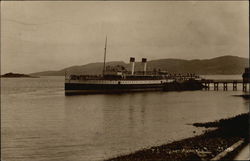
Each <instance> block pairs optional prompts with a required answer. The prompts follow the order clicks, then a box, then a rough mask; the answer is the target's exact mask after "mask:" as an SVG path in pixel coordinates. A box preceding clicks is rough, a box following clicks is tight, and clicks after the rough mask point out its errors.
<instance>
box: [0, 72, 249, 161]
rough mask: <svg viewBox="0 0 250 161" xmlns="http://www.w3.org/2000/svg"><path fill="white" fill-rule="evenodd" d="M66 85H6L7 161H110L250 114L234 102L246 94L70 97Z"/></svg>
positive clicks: (58, 81) (58, 80)
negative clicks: (207, 124)
mask: <svg viewBox="0 0 250 161" xmlns="http://www.w3.org/2000/svg"><path fill="white" fill-rule="evenodd" d="M220 77H222V76H220ZM231 77H234V78H236V77H238V78H239V79H240V76H231ZM63 83H64V78H63V77H42V78H22V79H20V78H17V79H16V78H13V79H7V78H6V79H2V82H1V92H2V95H1V134H2V135H1V136H2V142H1V151H2V159H3V160H5V161H42V160H46V161H92V160H103V159H107V158H109V157H112V156H117V155H121V154H126V153H129V152H133V151H134V150H138V149H141V148H146V147H150V146H153V145H160V144H164V143H168V142H171V141H173V140H177V139H181V138H186V137H190V136H193V135H195V134H199V133H201V132H202V130H203V129H197V128H194V127H192V126H190V125H188V124H189V123H194V122H205V121H214V120H216V119H220V118H226V117H231V116H234V115H237V114H240V113H245V112H248V111H249V109H248V105H249V102H246V100H244V99H242V98H240V97H233V96H232V95H237V94H242V91H241V90H240V88H239V90H238V91H231V88H229V89H230V90H229V91H227V92H224V91H222V90H221V91H188V92H147V93H127V94H119V95H105V94H100V95H82V96H67V97H66V96H64V88H63V86H64V84H63ZM193 131H196V133H195V134H194V133H193Z"/></svg>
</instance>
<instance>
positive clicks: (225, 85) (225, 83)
mask: <svg viewBox="0 0 250 161" xmlns="http://www.w3.org/2000/svg"><path fill="white" fill-rule="evenodd" d="M200 82H201V83H202V84H203V85H204V86H205V90H210V87H211V86H210V84H212V85H213V87H214V88H213V89H214V90H215V91H218V90H219V85H220V84H221V85H222V87H223V88H222V89H223V90H224V91H227V90H228V84H232V90H233V91H237V86H238V84H242V90H243V91H245V92H246V91H247V90H248V91H249V88H250V87H249V85H250V82H249V81H243V80H240V79H239V80H224V79H223V80H218V79H216V80H211V79H203V80H201V81H200ZM247 87H249V88H248V89H247Z"/></svg>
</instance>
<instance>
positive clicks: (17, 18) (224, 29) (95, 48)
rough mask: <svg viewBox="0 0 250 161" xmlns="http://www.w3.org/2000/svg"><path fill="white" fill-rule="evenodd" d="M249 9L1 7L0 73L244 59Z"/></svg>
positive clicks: (243, 5) (174, 4) (231, 5)
mask: <svg viewBox="0 0 250 161" xmlns="http://www.w3.org/2000/svg"><path fill="white" fill-rule="evenodd" d="M248 9H249V8H248V1H201V2H198V1H186V2H181V1H158V2H155V1H154V2H153V1H137V2H133V1H117V2H115V1H99V2H98V1H94V2H90V1H73V2H72V1H71V2H70V1H61V2H58V1H52V2H49V1H34V2H31V1H10V2H8V1H2V2H1V73H6V72H18V73H32V72H39V71H46V70H60V69H63V68H66V67H69V66H73V65H84V64H88V63H93V62H102V61H103V54H104V45H105V37H106V35H107V37H108V42H107V58H106V59H107V61H124V62H128V61H129V58H130V57H135V59H136V60H137V61H140V60H141V58H142V57H145V58H147V59H148V60H153V59H162V58H180V59H209V58H213V57H218V56H224V55H235V56H240V57H247V58H248V57H249V21H248V13H249V12H248Z"/></svg>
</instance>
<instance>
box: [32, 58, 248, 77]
mask: <svg viewBox="0 0 250 161" xmlns="http://www.w3.org/2000/svg"><path fill="white" fill-rule="evenodd" d="M106 65H107V66H108V65H110V66H112V65H122V66H124V67H125V68H126V69H127V70H130V64H129V63H125V62H123V61H112V62H107V63H106ZM246 67H249V59H248V58H243V57H238V56H232V55H225V56H220V57H215V58H211V59H191V60H185V59H176V58H167V59H156V60H150V61H148V62H147V70H148V71H152V70H154V69H161V70H166V71H168V72H169V73H196V74H202V75H207V74H242V73H243V72H244V68H246ZM102 68H103V63H102V62H95V63H88V64H84V65H74V66H70V67H66V68H63V69H61V70H51V71H42V72H35V73H30V75H35V76H63V75H65V72H66V73H70V74H101V73H102ZM135 70H136V71H138V70H143V65H142V63H140V62H136V63H135Z"/></svg>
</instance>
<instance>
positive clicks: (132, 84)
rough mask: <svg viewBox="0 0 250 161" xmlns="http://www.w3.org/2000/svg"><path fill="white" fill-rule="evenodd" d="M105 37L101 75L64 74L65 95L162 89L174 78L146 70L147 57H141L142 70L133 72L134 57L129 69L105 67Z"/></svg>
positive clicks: (164, 73) (163, 73)
mask: <svg viewBox="0 0 250 161" xmlns="http://www.w3.org/2000/svg"><path fill="white" fill-rule="evenodd" d="M106 48H107V37H106V41H105V48H104V63H103V72H102V75H68V76H65V95H74V94H92V93H120V92H132V91H157V90H163V89H164V87H166V86H167V84H168V83H170V82H173V81H174V79H171V78H169V76H168V74H167V73H166V72H156V71H154V72H147V71H146V69H147V59H146V58H142V64H143V66H144V68H143V71H142V72H135V58H134V57H131V58H130V65H131V71H126V69H125V68H124V67H123V66H118V67H116V68H112V67H109V66H107V67H106Z"/></svg>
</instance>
